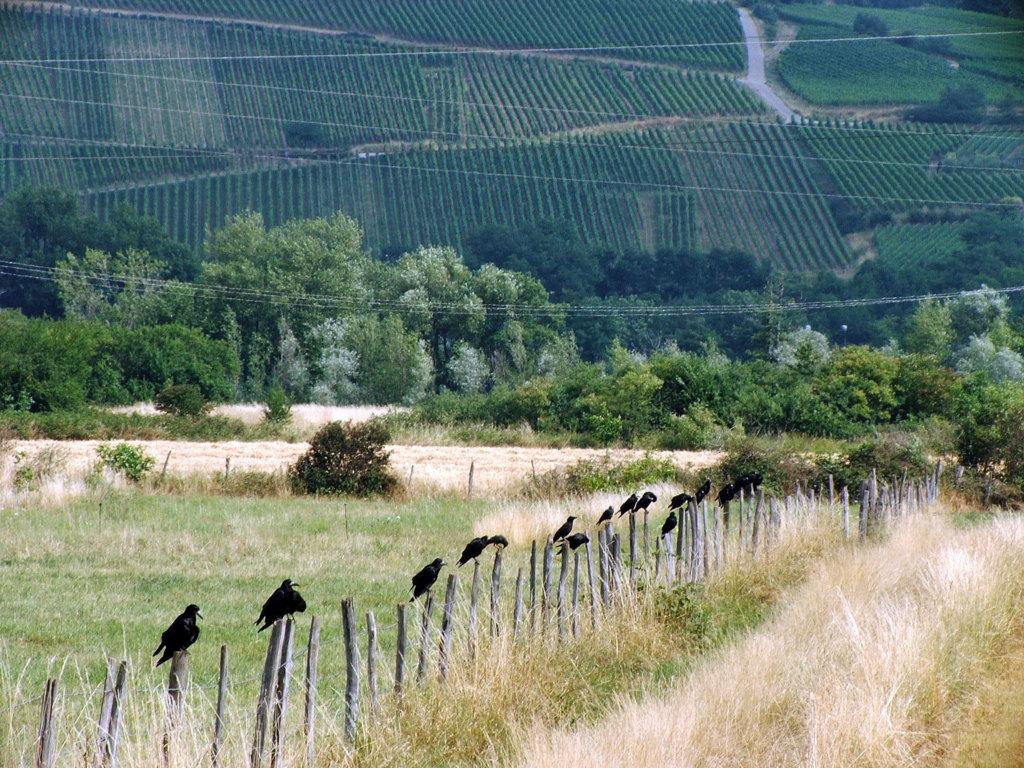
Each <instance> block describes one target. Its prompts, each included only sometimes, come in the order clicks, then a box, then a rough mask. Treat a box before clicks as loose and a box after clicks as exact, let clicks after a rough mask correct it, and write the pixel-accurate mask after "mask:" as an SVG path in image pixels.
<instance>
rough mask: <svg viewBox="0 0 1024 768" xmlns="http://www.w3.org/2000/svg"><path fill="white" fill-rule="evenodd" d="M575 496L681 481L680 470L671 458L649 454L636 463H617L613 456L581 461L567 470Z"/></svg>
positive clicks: (607, 455) (570, 488)
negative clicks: (656, 457)
mask: <svg viewBox="0 0 1024 768" xmlns="http://www.w3.org/2000/svg"><path fill="white" fill-rule="evenodd" d="M566 478H567V481H568V482H567V486H568V488H569V491H570V492H571V493H576V494H586V493H596V492H598V491H610V490H616V491H618V490H625V489H630V488H632V489H634V490H635V489H636V488H639V487H641V486H644V485H647V484H649V483H657V482H664V481H671V480H677V479H678V478H679V470H678V469H677V468H676V466H675V465H674V464H672V462H671V461H669V460H668V459H655V458H654V457H652V456H647V455H645V456H644V457H643V458H642V459H636V460H635V461H622V462H617V461H615V460H613V459H612V457H611V456H610V455H609V454H605V455H604V456H602V457H601V458H600V459H598V460H593V461H592V460H589V459H581V460H580V461H577V462H576V463H575V464H574V465H572V466H571V467H569V469H568V470H566Z"/></svg>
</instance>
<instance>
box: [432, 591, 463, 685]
mask: <svg viewBox="0 0 1024 768" xmlns="http://www.w3.org/2000/svg"><path fill="white" fill-rule="evenodd" d="M458 581H459V578H458V576H456V575H455V574H454V573H449V574H448V584H447V586H446V588H445V591H444V612H443V613H442V614H441V645H440V646H439V647H438V649H437V650H438V653H437V657H438V661H437V667H438V672H439V673H440V675H441V680H442V681H444V680H447V679H448V664H449V663H450V661H451V653H452V625H453V624H454V623H455V588H456V586H457V585H458Z"/></svg>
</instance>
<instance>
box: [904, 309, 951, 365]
mask: <svg viewBox="0 0 1024 768" xmlns="http://www.w3.org/2000/svg"><path fill="white" fill-rule="evenodd" d="M952 344H953V316H952V313H951V312H950V308H949V306H948V305H946V304H941V303H939V302H938V301H935V300H934V299H928V300H926V301H922V302H921V303H920V304H918V305H917V309H915V310H914V314H913V315H911V316H910V317H909V318H908V319H907V322H906V325H905V326H904V334H903V347H904V349H906V350H907V351H908V352H911V353H914V354H920V355H932V356H934V357H935V359H937V360H939V361H944V360H947V359H949V353H950V351H951V350H952Z"/></svg>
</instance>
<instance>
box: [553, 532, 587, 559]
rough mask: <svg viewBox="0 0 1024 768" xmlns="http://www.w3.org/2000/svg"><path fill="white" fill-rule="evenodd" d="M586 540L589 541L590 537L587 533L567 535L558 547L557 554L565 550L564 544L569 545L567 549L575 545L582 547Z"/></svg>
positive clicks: (573, 547)
mask: <svg viewBox="0 0 1024 768" xmlns="http://www.w3.org/2000/svg"><path fill="white" fill-rule="evenodd" d="M588 541H590V537H589V536H587V534H585V533H574V534H573V535H572V536H569V537H568V538H566V539H565V540H563V541H562V543H561V545H560V546H559V548H558V554H562V552H564V551H565V545H566V544H568V545H569V549H576V548H577V547H582V546H583V545H584V544H586V543H587V542H588Z"/></svg>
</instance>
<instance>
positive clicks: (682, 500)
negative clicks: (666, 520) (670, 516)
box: [668, 493, 693, 510]
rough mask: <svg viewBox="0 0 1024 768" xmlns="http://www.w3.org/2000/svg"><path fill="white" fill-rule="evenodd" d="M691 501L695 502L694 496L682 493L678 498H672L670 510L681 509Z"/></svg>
mask: <svg viewBox="0 0 1024 768" xmlns="http://www.w3.org/2000/svg"><path fill="white" fill-rule="evenodd" d="M691 501H693V496H691V495H690V494H688V493H680V494H679V495H678V496H673V497H672V501H670V502H669V505H668V508H669V509H670V510H672V509H679V508H680V507H684V506H686V505H687V504H689V503H690V502H691Z"/></svg>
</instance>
